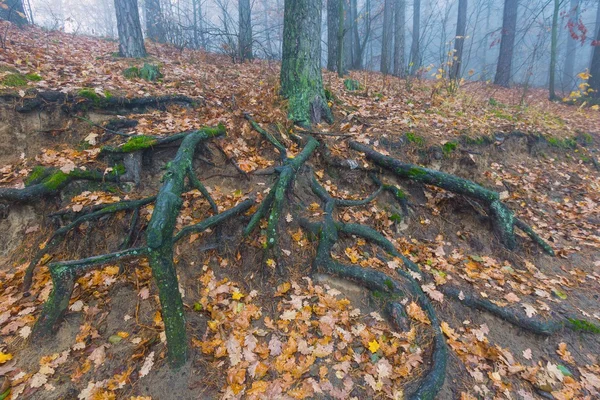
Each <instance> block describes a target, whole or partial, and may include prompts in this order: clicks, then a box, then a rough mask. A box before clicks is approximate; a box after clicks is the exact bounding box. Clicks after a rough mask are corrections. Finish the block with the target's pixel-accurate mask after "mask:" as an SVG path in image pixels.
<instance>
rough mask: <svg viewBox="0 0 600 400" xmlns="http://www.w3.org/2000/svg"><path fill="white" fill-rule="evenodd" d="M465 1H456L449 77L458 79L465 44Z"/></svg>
mask: <svg viewBox="0 0 600 400" xmlns="http://www.w3.org/2000/svg"><path fill="white" fill-rule="evenodd" d="M467 1H468V0H459V1H458V17H457V20H456V37H455V38H454V55H453V60H452V69H451V70H450V79H455V80H458V79H460V76H461V68H462V57H463V48H464V45H465V32H466V30H467V7H468V5H467Z"/></svg>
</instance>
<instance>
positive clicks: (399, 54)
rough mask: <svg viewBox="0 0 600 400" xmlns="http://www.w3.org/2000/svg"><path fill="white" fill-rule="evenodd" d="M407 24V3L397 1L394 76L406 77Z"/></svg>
mask: <svg viewBox="0 0 600 400" xmlns="http://www.w3.org/2000/svg"><path fill="white" fill-rule="evenodd" d="M405 23H406V3H405V1H404V0H396V9H395V10H394V75H395V76H399V77H404V75H405V73H406V68H405V66H404V31H405V29H404V25H405Z"/></svg>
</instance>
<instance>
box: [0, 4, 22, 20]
mask: <svg viewBox="0 0 600 400" xmlns="http://www.w3.org/2000/svg"><path fill="white" fill-rule="evenodd" d="M0 4H2V7H0V19H3V20H5V21H10V22H12V23H14V24H16V25H18V26H23V25H27V16H26V15H25V7H23V0H5V1H3V2H2V1H0ZM4 6H6V8H4Z"/></svg>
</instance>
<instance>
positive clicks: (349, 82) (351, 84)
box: [344, 79, 362, 92]
mask: <svg viewBox="0 0 600 400" xmlns="http://www.w3.org/2000/svg"><path fill="white" fill-rule="evenodd" d="M344 87H345V88H346V90H349V91H351V92H353V91H355V90H362V85H361V84H360V82H359V81H357V80H354V79H344Z"/></svg>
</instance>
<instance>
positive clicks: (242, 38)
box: [239, 0, 252, 62]
mask: <svg viewBox="0 0 600 400" xmlns="http://www.w3.org/2000/svg"><path fill="white" fill-rule="evenodd" d="M239 48H240V60H241V61H242V62H243V61H244V60H252V17H251V11H250V0H239Z"/></svg>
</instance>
